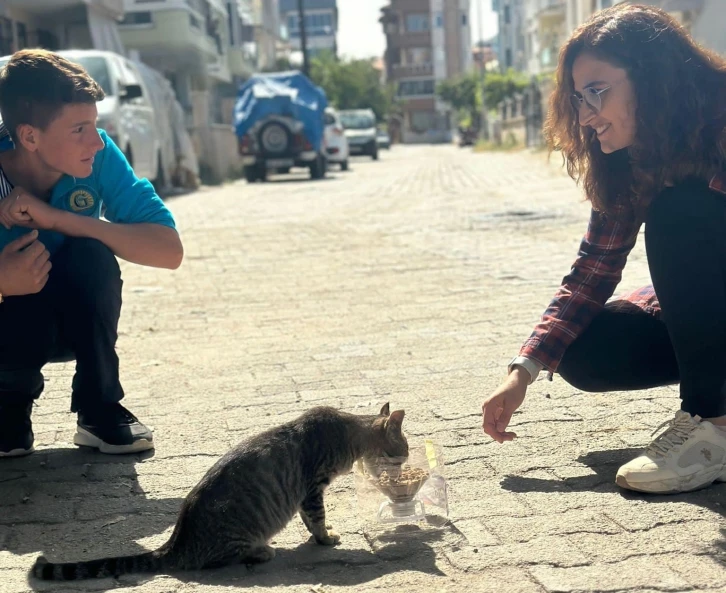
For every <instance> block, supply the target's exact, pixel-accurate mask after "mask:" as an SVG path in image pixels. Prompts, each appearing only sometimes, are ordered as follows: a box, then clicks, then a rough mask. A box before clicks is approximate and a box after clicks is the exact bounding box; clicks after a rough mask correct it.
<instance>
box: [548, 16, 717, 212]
mask: <svg viewBox="0 0 726 593" xmlns="http://www.w3.org/2000/svg"><path fill="white" fill-rule="evenodd" d="M583 53H587V54H589V55H592V56H593V57H595V58H596V59H599V60H602V61H605V62H608V63H609V64H612V65H613V66H615V67H618V68H623V69H624V70H625V71H626V72H627V75H628V78H629V80H630V82H631V84H632V85H633V89H634V92H635V96H636V99H637V108H636V133H635V141H634V143H633V145H632V146H630V147H629V148H627V149H623V150H619V151H616V152H614V153H612V154H609V155H608V154H605V153H603V152H602V151H601V150H600V144H599V141H598V139H597V135H596V133H595V131H594V130H593V129H591V128H589V127H582V126H580V124H579V116H578V114H577V113H575V110H574V109H573V108H572V105H571V103H570V95H572V94H573V93H574V92H575V88H574V82H573V78H572V67H573V64H574V62H575V60H576V59H577V57H578V56H580V55H581V54H583ZM605 100H607V99H605ZM725 130H726V60H725V59H724V58H722V57H721V56H719V55H718V54H716V53H714V52H711V51H708V50H706V49H704V48H702V47H700V46H699V45H697V44H696V43H695V42H694V41H693V39H692V38H691V37H690V35H689V34H688V32H687V31H686V30H685V29H684V28H683V27H682V26H681V25H680V24H679V23H678V22H677V21H676V20H675V19H673V18H672V17H671V16H670V15H669V14H668V13H666V12H664V11H663V10H661V9H659V8H655V7H653V6H644V5H629V4H618V5H616V6H614V7H612V8H608V9H605V10H602V11H600V12H598V13H597V14H595V15H594V16H593V17H592V19H591V20H590V21H589V22H587V23H585V24H583V25H582V26H580V27H579V28H578V29H577V30H576V31H575V32H574V33H573V35H572V37H571V38H570V40H569V41H568V42H567V43H566V44H565V46H564V47H563V48H562V50H561V51H560V56H559V64H558V68H557V80H556V86H555V90H554V92H553V93H552V96H551V98H550V109H549V113H548V116H547V120H546V122H545V127H544V133H545V138H546V140H547V143H548V145H549V147H550V149H551V150H560V151H562V154H563V160H564V162H565V163H566V165H567V172H568V173H569V174H570V176H571V177H572V178H573V179H575V180H576V181H577V182H578V183H579V182H580V181H581V180H582V181H583V186H584V189H585V194H586V196H587V198H588V199H589V200H590V202H591V203H592V205H593V207H594V208H595V209H596V210H599V211H601V212H605V213H610V214H616V213H621V212H622V207H623V206H626V208H632V209H633V210H635V211H642V210H643V209H644V208H646V207H647V205H648V203H649V202H650V201H651V200H652V199H653V198H654V197H655V196H656V195H657V194H658V192H659V191H661V190H662V189H663V188H664V187H665V186H666V185H667V184H675V183H678V182H679V181H682V180H684V179H685V178H687V177H698V178H701V179H710V178H711V177H712V176H713V175H714V174H716V173H718V172H720V171H723V170H725V169H726V167H725V164H726V134H725Z"/></svg>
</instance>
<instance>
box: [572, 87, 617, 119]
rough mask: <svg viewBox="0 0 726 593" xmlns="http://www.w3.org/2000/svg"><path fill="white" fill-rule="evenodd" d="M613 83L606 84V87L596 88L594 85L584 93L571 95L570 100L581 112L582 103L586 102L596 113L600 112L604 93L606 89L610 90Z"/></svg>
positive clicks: (576, 109) (577, 110)
mask: <svg viewBox="0 0 726 593" xmlns="http://www.w3.org/2000/svg"><path fill="white" fill-rule="evenodd" d="M611 88H612V85H610V86H606V87H605V88H604V89H594V88H592V87H590V88H587V89H585V90H584V91H583V92H582V95H579V94H574V95H571V96H570V102H571V103H572V107H573V108H574V109H575V111H576V112H577V113H578V114H579V113H580V109H582V104H583V103H586V104H587V106H588V107H589V108H590V109H592V110H593V111H594V112H595V113H600V110H601V109H602V97H601V96H600V95H602V94H603V93H604V92H605V91H609V90H610V89H611Z"/></svg>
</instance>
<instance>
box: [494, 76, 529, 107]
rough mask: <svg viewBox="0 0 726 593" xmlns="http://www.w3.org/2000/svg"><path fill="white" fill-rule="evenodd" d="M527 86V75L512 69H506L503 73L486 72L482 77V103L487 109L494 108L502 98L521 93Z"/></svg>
mask: <svg viewBox="0 0 726 593" xmlns="http://www.w3.org/2000/svg"><path fill="white" fill-rule="evenodd" d="M527 86H529V80H528V79H527V77H526V76H525V75H524V74H521V73H518V72H514V71H513V70H508V71H507V72H506V73H505V74H499V73H497V72H491V73H488V74H487V75H486V78H485V79H484V104H485V105H486V107H487V109H496V108H497V107H498V105H499V103H501V102H502V101H504V99H507V98H509V97H512V96H514V95H515V94H517V93H521V92H522V91H523V90H524V89H526V88H527Z"/></svg>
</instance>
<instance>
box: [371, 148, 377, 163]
mask: <svg viewBox="0 0 726 593" xmlns="http://www.w3.org/2000/svg"><path fill="white" fill-rule="evenodd" d="M371 158H372V159H373V160H374V161H377V160H378V150H374V151H373V154H372V155H371Z"/></svg>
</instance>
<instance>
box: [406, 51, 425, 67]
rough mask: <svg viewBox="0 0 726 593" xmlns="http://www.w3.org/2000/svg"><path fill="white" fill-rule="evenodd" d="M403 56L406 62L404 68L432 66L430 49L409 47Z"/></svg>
mask: <svg viewBox="0 0 726 593" xmlns="http://www.w3.org/2000/svg"><path fill="white" fill-rule="evenodd" d="M403 56H404V60H405V62H404V66H413V65H415V64H430V63H431V59H432V55H431V48H430V47H408V48H406V50H405V53H404V54H403Z"/></svg>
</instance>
